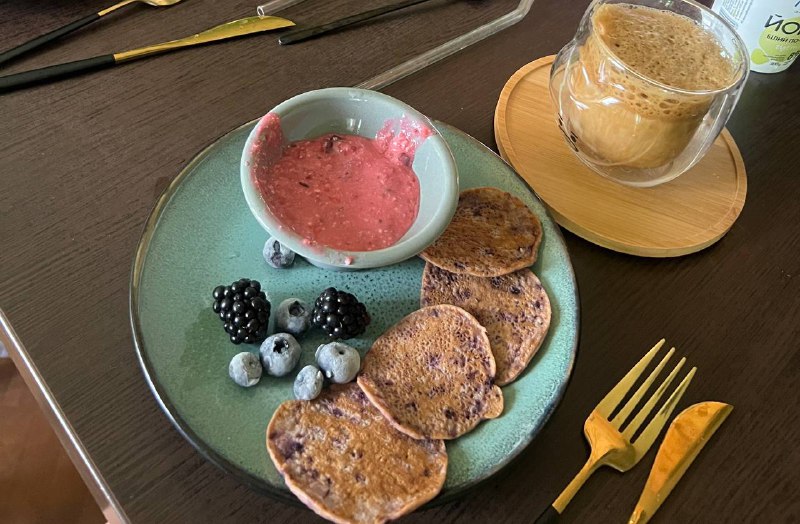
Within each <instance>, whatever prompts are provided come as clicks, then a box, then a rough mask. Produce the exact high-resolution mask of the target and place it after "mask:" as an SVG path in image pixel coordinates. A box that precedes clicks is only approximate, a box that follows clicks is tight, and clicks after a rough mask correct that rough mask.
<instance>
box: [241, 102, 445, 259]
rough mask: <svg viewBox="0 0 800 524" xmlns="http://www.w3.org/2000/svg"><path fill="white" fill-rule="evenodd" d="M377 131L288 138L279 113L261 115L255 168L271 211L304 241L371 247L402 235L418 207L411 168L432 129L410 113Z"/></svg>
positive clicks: (387, 243) (350, 248) (352, 248)
mask: <svg viewBox="0 0 800 524" xmlns="http://www.w3.org/2000/svg"><path fill="white" fill-rule="evenodd" d="M400 124H401V125H400V126H399V129H396V128H398V126H396V125H394V123H393V122H387V124H386V125H385V126H384V128H383V129H382V130H381V131H380V132H379V133H378V135H377V136H376V137H375V139H369V138H364V137H361V136H355V135H345V134H326V135H323V136H320V137H317V138H313V139H310V140H299V141H297V142H292V143H289V144H284V140H283V135H282V133H281V130H280V120H279V118H278V116H277V115H275V114H270V115H267V117H266V118H265V119H264V120H263V121H262V122H261V124H260V125H261V129H260V130H259V131H260V133H261V140H259V141H257V144H256V145H255V146H254V149H253V158H254V160H255V162H254V165H253V173H254V177H255V180H256V185H257V186H258V188H259V191H260V193H261V197H262V198H263V199H264V202H266V203H267V206H268V207H269V209H270V211H271V212H272V213H273V214H274V215H275V217H276V218H277V219H278V220H279V221H280V222H281V223H282V224H283V225H284V226H285V227H287V228H289V229H291V230H293V231H294V232H295V233H297V234H298V235H300V236H301V237H302V238H303V242H304V243H305V244H306V245H321V246H327V247H330V248H334V249H339V250H346V251H373V250H376V249H382V248H385V247H388V246H391V245H392V244H394V243H396V242H397V241H398V240H400V238H402V236H403V235H404V234H405V233H406V232H407V231H408V230H409V228H410V227H411V225H412V224H413V223H414V220H415V219H416V217H417V212H418V211H419V199H420V194H419V180H417V176H416V175H415V174H414V171H413V170H412V169H411V165H412V163H413V161H414V153H415V151H416V148H417V147H418V145H419V144H421V143H422V141H424V140H425V139H426V138H427V137H428V136H430V135H431V130H430V129H428V128H427V127H425V126H422V125H420V124H414V123H411V122H409V121H408V120H406V119H404V120H403V121H401V123H400Z"/></svg>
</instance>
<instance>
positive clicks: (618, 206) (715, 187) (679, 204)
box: [494, 55, 747, 257]
mask: <svg viewBox="0 0 800 524" xmlns="http://www.w3.org/2000/svg"><path fill="white" fill-rule="evenodd" d="M554 59H555V56H553V55H550V56H545V57H542V58H537V59H536V60H534V61H532V62H531V63H529V64H526V65H525V66H523V67H522V68H520V69H519V71H517V72H516V73H514V74H513V75H512V76H511V78H510V79H509V80H508V82H507V83H506V85H505V86H504V87H503V91H502V92H501V93H500V98H499V100H498V102H497V109H496V111H495V114H494V136H495V140H496V141H497V148H498V150H499V152H500V154H501V155H502V157H503V158H504V159H505V160H506V161H507V162H508V163H509V164H511V165H512V166H513V167H514V169H516V170H517V172H518V173H519V174H520V175H522V178H524V179H525V180H526V181H527V182H528V184H529V185H530V186H531V187H532V188H533V190H534V191H536V194H537V195H539V198H541V199H542V201H543V202H544V203H545V204H546V205H547V207H548V208H549V209H550V211H551V212H552V213H553V216H554V217H555V219H556V221H557V222H558V223H559V224H560V225H561V226H562V227H565V228H567V229H568V230H570V231H572V232H573V233H575V234H576V235H578V236H580V237H582V238H585V239H587V240H589V241H590V242H594V243H595V244H598V245H601V246H603V247H607V248H609V249H613V250H614V251H619V252H621V253H628V254H631V255H639V256H646V257H674V256H681V255H686V254H689V253H694V252H696V251H700V250H701V249H704V248H706V247H708V246H709V245H711V244H713V243H714V242H716V241H717V240H719V239H720V238H722V236H723V235H724V234H725V233H727V232H728V230H729V229H730V228H731V226H732V225H733V223H734V222H735V221H736V218H738V216H739V213H741V211H742V207H743V206H744V201H745V195H746V193H747V175H746V174H745V167H744V162H743V160H742V156H741V154H740V153H739V149H738V148H737V147H736V143H735V142H734V140H733V138H732V137H731V135H730V133H729V132H728V131H727V130H723V131H722V134H721V135H720V136H718V137H717V139H716V141H715V142H714V144H713V145H712V146H711V148H710V149H709V150H708V152H707V153H706V155H705V156H704V157H703V159H702V160H701V161H700V162H699V163H698V164H697V165H696V166H694V167H693V168H692V169H690V170H689V171H688V172H686V173H684V174H682V175H681V176H680V177H679V178H678V179H676V180H673V181H672V182H670V183H668V184H661V185H659V186H656V187H647V188H638V187H630V186H625V185H622V184H618V183H616V182H613V181H611V180H609V179H607V178H604V177H602V176H598V175H597V174H596V173H595V172H594V171H592V170H591V169H589V168H588V167H587V166H585V165H584V164H583V163H582V162H581V161H580V159H578V156H577V155H576V154H575V153H573V151H571V150H570V148H569V147H568V146H567V142H566V140H564V135H563V133H562V132H561V130H560V129H559V127H558V124H557V122H556V116H557V111H556V107H555V104H554V103H553V101H552V99H551V98H550V90H549V83H550V68H551V66H552V64H553V60H554Z"/></svg>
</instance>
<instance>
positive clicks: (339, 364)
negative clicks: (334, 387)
mask: <svg viewBox="0 0 800 524" xmlns="http://www.w3.org/2000/svg"><path fill="white" fill-rule="evenodd" d="M314 358H316V360H317V365H319V368H320V369H321V370H322V372H323V373H324V374H325V377H326V378H328V379H330V380H331V382H335V383H337V384H345V383H347V382H350V381H351V380H353V379H354V378H356V375H357V374H358V370H359V369H361V356H360V355H359V354H358V351H356V350H355V349H354V348H352V347H350V346H348V345H347V344H343V343H341V342H330V343H328V344H323V345H321V346H320V347H318V348H317V352H316V354H315V355H314Z"/></svg>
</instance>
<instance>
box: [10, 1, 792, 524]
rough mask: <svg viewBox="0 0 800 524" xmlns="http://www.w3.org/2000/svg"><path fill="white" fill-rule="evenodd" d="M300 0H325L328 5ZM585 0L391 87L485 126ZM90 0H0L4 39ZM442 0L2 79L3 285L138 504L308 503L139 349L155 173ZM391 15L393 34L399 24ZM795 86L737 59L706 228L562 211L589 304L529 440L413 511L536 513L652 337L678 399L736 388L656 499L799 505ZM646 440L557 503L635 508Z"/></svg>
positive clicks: (102, 44) (164, 514)
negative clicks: (303, 32) (691, 232)
mask: <svg viewBox="0 0 800 524" xmlns="http://www.w3.org/2000/svg"><path fill="white" fill-rule="evenodd" d="M255 3H256V2H253V3H252V4H247V3H245V2H242V1H233V0H232V1H229V2H215V1H213V0H191V1H187V2H185V3H182V4H180V5H178V6H176V7H173V8H170V9H168V10H166V11H158V12H156V11H153V10H152V9H151V8H148V7H144V6H137V7H131V8H130V11H128V13H127V14H125V15H122V14H120V15H119V16H117V15H115V17H114V18H113V19H112V18H110V17H109V20H107V21H105V20H104V21H102V22H99V23H97V24H95V25H94V26H93V27H91V28H87V29H85V30H84V31H83V34H82V35H81V36H80V38H78V37H77V35H74V36H72V37H69V39H68V40H67V41H65V42H64V44H63V46H55V47H49V48H48V49H47V51H46V52H44V53H42V54H41V55H38V56H36V57H32V58H29V59H26V60H20V61H17V62H15V63H14V64H13V67H9V68H8V69H7V71H9V72H11V71H16V70H21V69H24V68H26V67H34V66H41V65H46V64H48V63H53V62H56V61H62V60H66V59H73V58H78V57H84V56H91V55H94V54H99V53H103V52H108V51H114V50H117V49H125V48H128V47H131V46H134V45H138V44H142V43H149V42H154V41H159V40H162V39H165V38H170V37H174V36H176V35H182V34H184V33H187V32H188V33H191V32H193V31H194V30H197V29H200V28H203V27H206V26H209V25H213V23H216V22H218V21H220V20H224V19H228V18H236V17H239V16H245V15H249V14H251V13H252V12H253V10H254V8H255ZM367 3H370V4H372V3H371V2H366V1H364V2H350V3H349V5H351V6H357V7H358V8H359V9H360V8H363V6H364V5H366V4H367ZM307 4H308V5H307V6H306V7H303V9H307V10H308V11H305V12H306V13H311V12H312V11H313V13H314V16H319V17H320V18H325V19H327V18H335V16H333V14H335V12H338V9H336V8H334V7H332V4H333V3H323V2H321V1H319V0H308V2H307ZM587 4H588V2H587V1H585V0H579V1H570V2H565V1H557V0H537V1H536V2H535V3H534V5H533V8H532V10H531V12H530V13H529V14H528V16H527V17H526V18H525V19H524V20H523V21H522V22H520V23H519V24H517V25H516V26H514V27H512V28H510V29H508V30H506V31H504V32H502V33H500V34H499V35H496V36H494V37H491V38H489V39H487V40H485V41H483V42H481V43H480V44H477V45H476V46H474V47H471V48H468V49H466V50H465V51H463V52H461V53H459V54H457V55H455V56H453V57H451V58H450V59H448V60H446V61H444V62H442V63H440V64H437V65H435V66H433V67H431V68H429V69H427V70H425V71H423V72H421V73H419V74H417V75H414V76H413V77H410V78H408V79H406V80H403V81H401V82H399V83H397V84H394V85H391V86H389V87H388V88H387V89H386V90H385V91H386V92H387V93H388V94H391V95H393V96H396V97H398V98H400V99H402V100H404V101H405V102H408V103H410V104H411V105H413V106H415V107H416V108H417V109H419V110H421V111H423V112H424V113H426V114H428V115H429V116H431V117H433V118H436V119H439V120H442V121H445V122H448V123H450V124H452V125H455V126H457V127H459V128H461V129H463V130H464V131H466V132H468V133H470V134H472V135H473V136H475V137H476V138H478V139H479V140H481V141H483V142H484V143H487V144H489V145H490V146H492V147H493V146H494V143H493V138H492V136H493V133H492V117H493V112H494V108H495V104H496V102H497V99H498V96H499V94H500V90H501V89H502V87H503V85H504V84H505V82H506V80H507V79H508V78H509V77H510V76H511V75H512V74H513V73H514V71H516V70H517V69H519V68H520V67H521V66H522V65H524V64H526V63H528V62H530V61H531V60H532V59H534V58H536V57H539V56H544V55H547V54H552V53H555V52H556V51H557V50H558V49H559V48H560V47H561V46H562V45H563V44H564V43H565V42H566V41H567V40H568V39H569V38H571V36H572V34H573V33H574V31H575V28H576V27H577V23H578V20H579V18H580V16H581V14H582V13H583V11H584V10H585V8H586V5H587ZM103 5H105V2H100V1H95V0H91V1H88V0H83V1H76V2H58V1H56V0H52V1H47V0H31V1H29V2H17V1H14V0H5V1H4V2H2V3H0V47H3V48H5V47H10V46H12V45H15V44H17V43H19V42H21V41H23V40H25V39H27V38H30V37H32V36H35V35H36V34H38V33H40V32H41V31H42V30H45V29H50V28H53V27H58V26H60V25H62V24H64V23H66V22H69V21H70V20H71V19H73V18H76V17H78V16H80V15H83V14H86V12H87V11H91V10H93V9H95V8H99V7H102V6H103ZM496 6H497V4H495V3H486V4H482V3H477V4H475V3H472V2H470V3H468V4H467V5H466V6H462V5H449V4H448V5H447V6H444V7H442V9H454V8H455V9H459V8H464V7H467V8H469V9H473V11H469V12H470V13H472V16H473V18H475V19H477V18H480V16H482V15H483V14H484V11H483V10H484V9H495V8H496ZM432 7H433V4H432V5H430V6H426V7H425V9H421V11H422V12H420V13H418V15H419V16H417V17H411V18H410V17H396V18H393V19H391V20H387V21H384V22H383V23H382V24H380V25H378V24H376V25H371V26H367V27H361V28H354V29H353V30H351V31H348V32H344V33H341V34H339V35H333V36H331V37H329V38H322V39H319V40H316V41H313V42H308V43H307V44H303V45H298V46H292V47H289V48H285V49H281V48H278V47H277V45H275V42H274V40H273V39H272V38H255V39H244V40H240V41H237V42H231V43H226V44H220V45H217V46H212V47H206V48H201V49H192V50H187V51H184V52H180V53H175V54H172V55H168V56H163V57H160V58H154V59H151V60H145V61H142V62H139V63H134V64H131V65H128V66H126V67H121V68H116V69H114V70H112V71H107V72H103V73H98V74H94V75H90V76H86V77H82V78H80V79H75V80H68V81H65V82H61V83H59V84H53V85H48V86H43V87H38V88H35V89H30V90H26V91H21V92H17V93H12V94H9V95H2V96H0V114H2V118H0V175H2V176H1V177H0V180H2V190H0V307H2V308H3V309H4V310H5V311H6V312H7V314H8V316H9V318H10V319H11V322H12V323H13V325H14V327H15V328H16V331H17V333H18V334H19V335H20V337H21V339H22V341H23V342H24V344H25V346H26V347H27V349H28V351H29V353H30V354H31V356H32V358H33V359H34V361H35V363H36V365H37V366H38V368H39V369H40V371H41V372H42V374H43V376H44V378H45V380H46V381H47V384H48V385H49V387H50V389H51V390H52V391H53V393H54V395H55V397H56V398H57V400H58V401H59V403H60V405H61V407H62V409H63V411H64V412H65V414H66V416H67V418H68V419H69V421H70V423H71V424H72V426H73V427H74V428H75V430H76V431H77V433H78V436H79V437H80V439H81V440H82V442H83V444H84V446H85V447H86V448H87V449H88V451H89V453H90V455H91V457H92V459H93V461H94V462H95V464H96V465H97V467H98V468H99V470H100V471H101V472H102V474H103V476H104V477H105V479H106V481H107V482H108V484H109V486H110V487H111V489H112V491H113V493H114V494H115V495H116V498H117V499H118V500H119V502H120V504H121V505H122V506H123V509H124V511H125V513H126V514H127V516H128V518H129V519H130V520H131V521H133V522H137V523H139V522H142V523H150V522H158V523H162V522H273V523H284V522H285V523H290V522H291V523H295V522H317V521H319V519H318V518H316V517H315V516H314V515H313V514H312V513H310V512H309V511H308V510H306V509H304V508H302V507H295V506H291V505H284V504H281V503H277V502H274V501H272V500H271V499H269V498H267V497H265V496H263V495H260V494H257V493H254V492H252V491H251V490H249V489H248V488H247V487H245V486H243V485H241V484H239V483H238V482H237V481H235V480H234V479H232V478H231V477H229V476H227V475H225V474H224V473H223V472H221V471H220V470H218V469H217V468H215V467H214V466H212V465H211V464H209V463H207V462H206V461H205V460H203V458H202V457H201V456H200V455H199V454H198V453H197V452H196V451H195V450H194V449H193V448H192V447H191V446H190V445H189V444H187V443H186V442H185V441H184V440H183V439H182V438H181V437H180V435H179V434H178V433H177V431H175V430H174V429H173V428H172V426H170V424H169V422H168V421H167V419H166V417H165V416H164V415H163V414H162V413H161V411H160V410H159V408H158V405H157V403H156V401H155V400H154V398H153V397H152V395H151V394H150V392H149V390H148V389H147V386H146V385H145V382H144V380H143V377H142V375H141V372H140V370H139V368H138V365H137V363H136V358H135V355H134V351H133V346H132V342H131V335H130V327H129V322H128V309H127V308H128V300H127V297H128V279H129V274H130V268H131V259H132V256H133V253H134V250H135V247H136V243H137V241H138V238H139V234H140V232H141V228H142V225H143V224H144V222H145V219H146V217H147V215H148V213H149V211H150V209H151V207H152V205H153V204H154V202H155V200H156V198H157V196H158V194H159V193H160V192H161V190H162V189H163V188H164V186H165V185H166V184H167V183H168V181H169V180H170V179H171V178H172V177H174V176H175V175H176V174H177V173H178V171H179V170H180V168H181V167H182V166H183V165H184V164H185V163H186V162H188V161H189V160H190V159H191V158H192V156H193V155H194V154H195V153H197V152H198V151H199V150H201V149H202V148H203V147H204V146H205V145H207V144H208V143H210V142H211V141H212V140H213V139H214V138H216V137H218V136H220V135H222V134H224V133H225V132H227V131H228V130H230V129H232V128H234V127H236V126H238V125H239V124H241V123H243V122H245V121H248V120H251V119H253V118H255V117H257V116H259V115H261V114H262V113H263V112H264V111H265V110H266V109H268V108H269V107H271V106H272V105H274V104H275V103H277V102H279V101H280V100H282V99H283V98H285V97H287V96H290V95H292V94H295V93H297V92H300V91H303V90H307V89H311V88H316V87H322V86H330V85H337V84H338V85H342V84H345V85H346V84H355V83H357V82H359V81H361V80H363V79H364V78H367V77H369V76H371V75H372V74H375V73H377V72H378V71H379V70H381V69H382V68H383V69H385V68H386V67H388V66H389V65H395V64H396V63H398V62H400V61H401V60H402V57H403V56H405V55H406V54H407V53H411V52H413V50H414V49H415V48H417V47H418V46H422V45H425V44H427V43H428V41H429V40H431V39H433V40H435V39H437V38H442V35H446V34H449V33H450V32H453V31H458V30H459V27H460V28H461V29H463V25H464V24H466V23H467V22H465V21H464V20H461V19H459V18H458V17H455V16H449V17H448V16H447V12H445V11H440V12H438V13H437V12H435V11H430V9H432ZM465 13H467V11H464V12H462V14H463V16H464V18H468V17H467V15H466V14H465ZM451 14H452V12H451ZM304 16H308V20H309V21H310V22H312V21H316V20H312V18H314V16H311V15H310V14H308V15H304ZM456 26H459V27H456ZM398 33H399V35H400V36H401V37H402V38H407V40H405V41H404V42H405V43H404V44H402V45H400V44H397V45H390V43H388V37H389V36H397V35H398ZM798 92H800V66H798V65H795V66H794V67H793V68H791V69H790V70H789V71H787V72H785V73H781V74H775V75H759V74H753V75H752V77H751V78H750V80H749V82H748V85H747V87H746V88H745V90H744V94H743V95H742V98H741V100H740V102H739V106H738V108H737V110H736V112H735V113H734V115H733V118H732V119H731V121H730V123H729V125H728V127H729V129H730V131H731V133H732V134H733V136H734V137H735V138H736V141H737V143H738V145H739V147H740V149H741V152H742V156H743V157H744V159H745V163H746V165H747V171H748V177H749V187H748V201H747V205H746V206H745V208H744V210H743V212H742V214H741V216H740V218H739V220H738V221H737V222H736V224H735V225H734V227H733V228H732V229H731V231H730V232H729V233H728V234H727V235H726V236H725V237H724V238H723V239H722V240H721V241H720V242H718V243H717V244H715V245H713V246H711V247H710V248H708V249H707V250H704V251H702V252H700V253H697V254H694V255H690V256H687V257H682V258H678V259H665V260H659V259H642V258H636V257H632V256H627V255H621V254H618V253H614V252H612V251H608V250H605V249H603V248H600V247H597V246H595V245H593V244H590V243H588V242H586V241H584V240H582V239H579V238H577V237H575V236H573V235H571V234H569V233H567V234H566V238H567V244H568V247H569V249H570V253H571V255H572V258H573V263H574V266H575V271H576V274H577V278H578V283H579V287H580V292H581V297H580V298H581V313H582V315H581V318H582V325H581V343H580V349H579V352H578V358H577V363H576V367H575V370H574V373H573V376H572V379H571V382H570V385H569V387H568V389H567V392H566V395H565V397H564V399H563V401H562V403H561V406H560V407H559V409H558V410H557V411H556V413H555V414H554V415H553V417H552V419H551V420H550V422H549V423H548V424H547V426H546V427H545V428H544V430H543V431H542V433H541V434H540V435H539V436H538V437H537V438H536V440H535V441H534V442H533V443H532V444H531V445H530V447H529V448H528V449H527V450H526V451H525V452H524V453H523V454H522V455H521V456H520V457H519V459H518V460H516V461H515V462H514V463H513V464H511V465H510V466H508V467H507V468H504V469H503V470H502V471H501V472H500V473H499V474H497V475H496V476H495V477H493V478H492V479H491V480H490V481H489V482H487V483H485V484H484V485H482V486H480V487H478V488H477V489H476V490H475V492H474V493H473V494H472V495H471V496H469V497H465V498H464V499H462V500H460V501H457V502H454V503H451V504H448V505H444V506H440V507H437V508H433V509H430V510H426V511H422V512H418V513H415V514H414V515H412V516H410V517H408V518H406V519H405V520H404V522H409V523H410V522H419V523H423V522H442V523H451V522H453V523H454V522H493V523H495V522H497V523H515V522H530V521H532V520H533V519H534V518H535V516H536V515H538V513H539V511H541V509H543V508H544V507H545V506H546V505H547V504H549V503H550V502H552V500H553V499H554V498H555V496H556V495H557V494H558V493H559V492H560V491H561V489H562V488H563V487H564V486H565V485H566V483H567V482H568V481H569V479H570V478H572V476H573V475H574V473H575V472H576V471H577V470H578V468H579V467H580V465H581V464H582V463H583V461H584V460H585V458H586V453H587V446H586V444H585V442H584V441H583V437H582V434H581V433H582V432H581V428H582V424H583V421H584V420H585V418H586V416H587V414H588V413H589V412H590V410H591V408H592V407H593V406H594V405H595V404H596V403H597V401H598V400H599V399H600V398H602V396H603V395H604V394H605V392H606V391H608V389H609V388H610V387H611V386H612V385H613V384H614V383H616V381H617V380H618V379H619V378H620V375H621V374H622V373H623V372H624V371H625V370H627V369H629V368H630V366H631V365H632V364H633V362H635V361H636V360H637V357H638V356H640V355H641V354H642V352H643V351H644V350H646V349H647V348H649V347H650V346H652V344H653V343H654V342H655V341H656V340H658V339H659V338H661V337H662V336H664V337H667V339H668V340H669V341H670V342H672V343H674V344H676V345H677V346H679V348H680V350H681V352H682V353H683V354H686V355H687V356H688V357H689V358H690V359H691V361H692V362H693V363H695V364H696V365H697V366H698V368H699V370H698V375H697V377H696V379H695V381H694V383H693V384H692V386H691V388H690V389H689V391H688V392H687V394H686V395H685V397H684V400H683V402H682V406H686V405H688V404H690V403H694V402H698V401H703V400H719V401H724V402H728V403H731V404H733V405H734V406H735V409H734V411H733V414H732V415H731V416H730V418H729V419H728V420H727V421H726V423H725V425H724V426H723V427H722V428H721V429H720V431H719V432H718V433H717V434H716V435H715V437H714V440H713V441H712V442H711V443H709V445H708V446H707V447H706V448H705V449H704V450H703V452H702V453H701V454H700V456H699V457H698V459H697V461H696V462H695V463H694V464H693V465H692V468H691V469H690V470H689V472H688V473H687V475H686V476H685V477H684V478H683V480H682V481H681V483H680V484H679V485H678V486H677V488H676V489H675V491H674V492H673V493H672V495H671V496H670V498H669V499H668V500H667V501H666V503H665V504H664V506H662V508H661V509H660V511H659V513H658V514H657V515H656V518H655V519H654V522H702V523H706V522H711V523H717V522H719V523H727V522H770V523H774V522H797V521H798V519H800V498H798V497H797V496H796V492H797V487H798V485H800V468H798V464H800V451H798V446H797V445H796V443H797V433H798V430H800V411H798V409H797V405H798V404H799V403H800V388H798V387H797V384H798V381H800V351H798V342H797V341H798V340H800V300H798V294H800V277H799V276H798V274H800V256H798V253H800V205H798V202H799V201H800V179H799V178H798V170H797V154H798V148H799V147H800V139H799V138H798V128H800V109H799V108H798V104H797V93H798ZM175 285H176V287H178V288H179V287H180V282H176V283H175ZM653 456H654V455H653V454H651V455H649V456H648V457H646V458H645V459H644V460H643V461H642V463H641V464H640V465H639V466H637V467H636V468H634V469H633V470H632V471H630V472H628V473H626V474H624V475H620V474H617V473H615V472H612V471H600V472H598V473H597V474H596V475H595V476H594V477H593V478H592V479H591V480H590V481H589V482H588V483H587V485H586V486H585V487H584V488H583V490H582V491H581V493H580V494H579V495H578V497H576V499H575V500H574V501H573V502H572V503H571V504H570V507H569V508H568V510H567V511H566V512H565V514H564V520H565V522H623V521H625V520H626V519H627V517H628V515H629V514H630V512H631V510H632V509H633V507H634V504H635V502H636V499H637V497H638V495H639V491H640V490H641V488H642V486H643V484H644V481H645V479H646V478H647V474H648V469H649V467H650V465H651V463H652V459H653Z"/></svg>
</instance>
